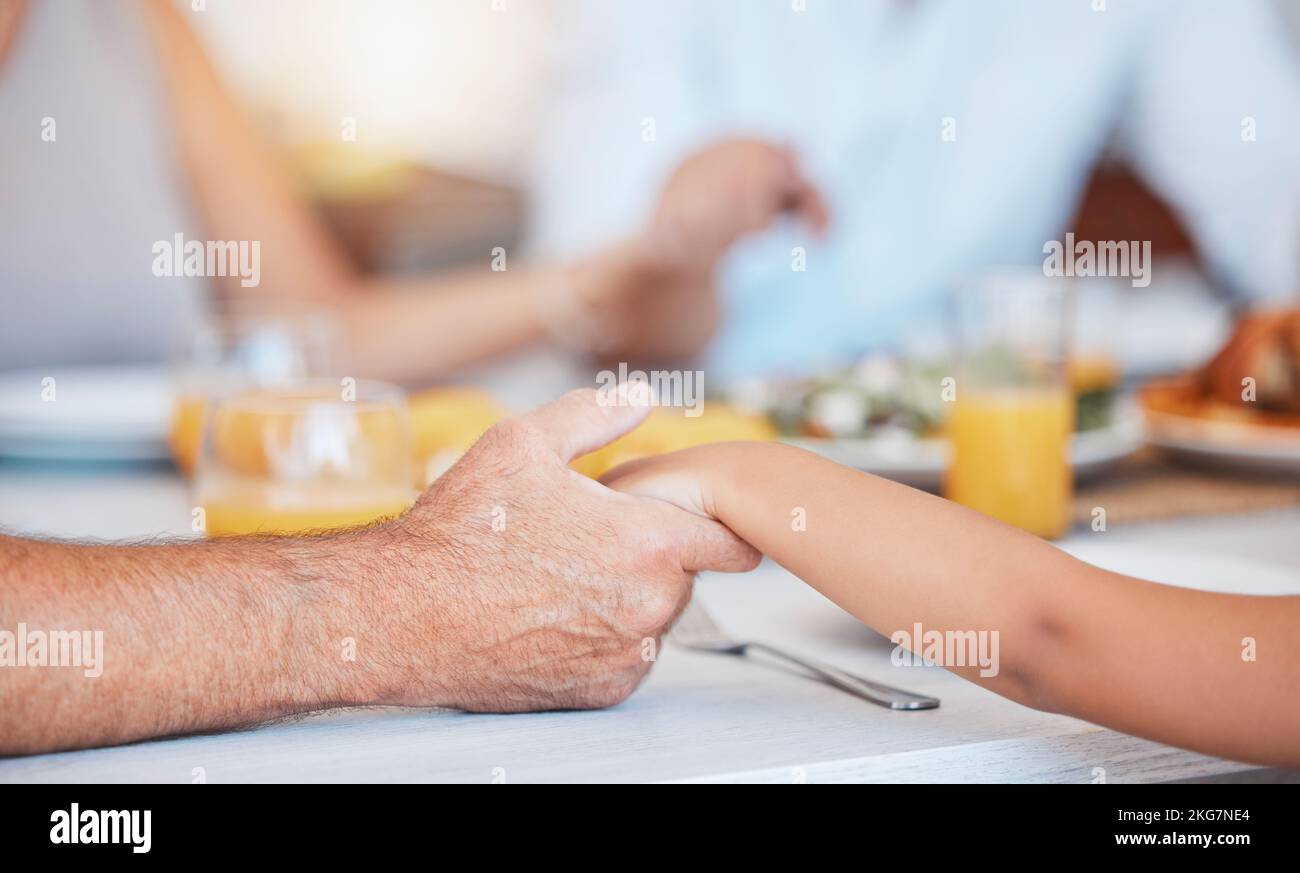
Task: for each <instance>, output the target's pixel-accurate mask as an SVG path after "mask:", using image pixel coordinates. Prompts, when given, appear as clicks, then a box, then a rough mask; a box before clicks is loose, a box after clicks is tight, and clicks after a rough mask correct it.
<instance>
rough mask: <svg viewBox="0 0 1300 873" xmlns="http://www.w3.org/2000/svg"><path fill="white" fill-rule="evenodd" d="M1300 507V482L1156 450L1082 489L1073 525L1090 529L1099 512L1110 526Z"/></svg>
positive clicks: (1141, 454)
mask: <svg viewBox="0 0 1300 873" xmlns="http://www.w3.org/2000/svg"><path fill="white" fill-rule="evenodd" d="M1290 506H1300V476H1290V477H1287V476H1268V475H1252V474H1244V473H1241V472H1237V471H1225V470H1214V469H1209V468H1201V467H1195V466H1190V465H1188V464H1187V463H1186V462H1184V461H1181V460H1178V459H1175V458H1172V457H1170V456H1167V455H1165V454H1163V453H1161V452H1160V451H1159V450H1157V449H1153V448H1147V449H1143V450H1142V451H1140V452H1138V453H1137V454H1135V455H1133V456H1132V457H1130V458H1126V459H1125V460H1124V461H1122V462H1121V463H1120V464H1118V465H1117V466H1116V467H1115V468H1114V469H1113V470H1111V471H1108V472H1107V473H1105V474H1103V475H1101V476H1098V477H1097V478H1095V479H1091V480H1085V481H1083V482H1080V483H1079V484H1078V487H1077V488H1076V490H1075V497H1074V509H1073V513H1074V521H1075V523H1076V524H1079V525H1089V524H1091V523H1092V521H1093V519H1094V517H1096V513H1095V510H1096V509H1097V508H1098V507H1100V508H1102V509H1105V510H1106V516H1105V517H1106V523H1107V524H1108V525H1110V524H1117V523H1124V522H1133V521H1155V520H1157V519H1164V518H1182V517H1186V516H1194V515H1227V514H1233V513H1244V512H1257V511H1262V510H1268V509H1282V508H1285V507H1290Z"/></svg>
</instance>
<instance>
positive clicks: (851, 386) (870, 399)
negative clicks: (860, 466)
mask: <svg viewBox="0 0 1300 873" xmlns="http://www.w3.org/2000/svg"><path fill="white" fill-rule="evenodd" d="M949 375H951V367H950V366H949V365H948V364H946V363H944V362H941V361H934V360H929V361H926V360H907V359H904V358H900V357H897V356H895V355H891V354H886V353H877V354H874V355H871V356H869V357H867V358H864V359H863V360H862V361H860V362H858V363H857V364H856V365H854V366H853V367H850V368H847V369H843V370H837V371H832V372H829V373H823V374H818V375H815V376H812V377H808V378H805V379H782V380H770V381H766V382H763V381H751V382H743V383H738V384H737V385H734V386H732V390H731V391H729V392H728V397H729V398H730V399H732V400H734V401H735V402H737V403H738V404H740V405H742V406H745V407H747V408H752V409H756V410H760V411H763V412H766V413H767V414H768V415H769V416H770V417H771V419H772V421H773V422H774V423H775V425H776V427H777V428H778V429H779V430H780V432H781V434H782V435H783V436H789V437H812V438H816V439H889V440H893V441H897V440H898V439H900V438H911V439H916V438H922V439H924V438H929V437H938V436H941V435H942V433H943V430H944V428H945V425H946V420H947V417H948V415H949V412H950V407H951V404H949V403H946V402H944V399H943V391H942V387H943V380H944V378H946V377H947V376H949ZM1120 375H1121V374H1120V372H1119V367H1118V366H1117V365H1116V364H1115V362H1114V360H1113V359H1111V358H1109V357H1106V356H1103V355H1092V356H1087V357H1079V358H1077V359H1074V360H1072V361H1071V363H1070V366H1069V381H1070V387H1071V388H1072V389H1073V391H1074V396H1075V404H1076V409H1075V411H1074V422H1075V429H1076V430H1079V431H1086V430H1097V429H1100V428H1104V427H1107V426H1109V425H1110V424H1111V423H1112V418H1113V412H1114V409H1113V407H1114V400H1115V396H1116V394H1117V392H1118V388H1119V385H1120Z"/></svg>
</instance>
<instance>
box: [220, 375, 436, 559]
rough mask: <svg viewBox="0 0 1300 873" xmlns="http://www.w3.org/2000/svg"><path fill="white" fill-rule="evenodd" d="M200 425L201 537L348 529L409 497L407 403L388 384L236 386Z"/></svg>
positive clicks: (403, 505)
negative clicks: (291, 386) (242, 387)
mask: <svg viewBox="0 0 1300 873" xmlns="http://www.w3.org/2000/svg"><path fill="white" fill-rule="evenodd" d="M204 419H205V421H204V437H203V450H202V453H201V456H200V459H199V468H198V475H197V478H196V482H195V489H196V494H197V504H198V506H199V507H201V508H202V511H203V524H204V529H205V530H206V532H207V534H208V536H213V537H217V536H231V535H239V534H274V535H288V534H309V533H313V532H319V531H328V530H335V529H339V528H346V527H354V526H358V525H364V524H369V523H372V522H375V521H379V520H383V519H387V518H392V517H395V516H398V515H401V514H402V513H403V512H405V511H406V510H407V509H408V508H409V507H410V505H411V504H412V502H414V500H415V497H416V490H415V488H414V487H413V483H414V481H415V480H414V478H413V472H412V469H411V433H410V420H409V413H408V410H407V404H406V398H405V395H404V394H403V393H402V392H401V390H399V389H398V388H395V387H393V386H391V385H384V384H382V383H378V382H355V381H354V380H351V379H343V380H339V381H321V382H307V383H303V384H301V385H299V386H297V387H295V388H245V389H239V390H235V391H233V392H231V393H229V394H227V395H225V396H221V397H217V398H213V399H212V400H211V401H210V402H209V404H208V407H207V411H206V413H205V415H204Z"/></svg>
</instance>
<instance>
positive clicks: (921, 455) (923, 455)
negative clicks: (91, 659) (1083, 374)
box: [786, 413, 1143, 489]
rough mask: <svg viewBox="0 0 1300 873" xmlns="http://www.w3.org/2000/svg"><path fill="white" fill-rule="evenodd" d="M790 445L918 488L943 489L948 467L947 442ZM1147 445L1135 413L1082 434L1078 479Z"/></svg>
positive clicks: (799, 441) (804, 441)
mask: <svg viewBox="0 0 1300 873" xmlns="http://www.w3.org/2000/svg"><path fill="white" fill-rule="evenodd" d="M786 442H788V443H791V444H792V445H796V446H799V447H801V448H805V449H808V450H809V451H813V452H816V453H818V454H819V455H822V456H823V457H826V458H829V459H830V460H832V461H835V462H836V463H839V464H844V465H845V466H846V467H853V468H855V469H858V470H862V471H864V472H867V473H874V474H875V475H877V476H883V477H885V478H886V479H893V480H894V481H896V482H903V483H904V484H907V485H912V486H914V487H916V488H927V489H936V488H938V487H939V486H940V485H941V484H942V481H943V471H944V468H945V467H946V466H947V463H948V444H947V443H946V442H945V441H944V440H941V439H911V438H907V437H899V438H893V437H887V438H884V439H870V438H858V439H838V440H829V439H808V438H790V439H787V440H786ZM1142 443H1143V432H1142V420H1141V418H1140V417H1139V416H1137V415H1135V414H1130V413H1125V414H1122V415H1117V416H1116V418H1115V421H1114V422H1112V423H1111V424H1110V425H1109V426H1107V427H1103V428H1098V429H1096V430H1089V431H1084V432H1082V433H1077V434H1075V435H1074V445H1073V453H1072V454H1073V461H1074V472H1075V475H1076V476H1079V477H1083V478H1086V477H1088V476H1092V475H1095V474H1097V473H1100V472H1102V471H1103V470H1105V469H1106V468H1107V467H1110V466H1111V465H1113V464H1115V463H1116V462H1118V461H1121V460H1123V459H1124V458H1126V457H1128V456H1129V455H1131V454H1133V453H1134V452H1136V451H1137V450H1138V449H1140V448H1141V447H1142Z"/></svg>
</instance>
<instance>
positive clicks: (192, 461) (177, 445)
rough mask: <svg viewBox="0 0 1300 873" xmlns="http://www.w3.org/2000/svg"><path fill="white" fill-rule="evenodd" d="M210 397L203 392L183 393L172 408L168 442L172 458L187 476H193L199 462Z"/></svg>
mask: <svg viewBox="0 0 1300 873" xmlns="http://www.w3.org/2000/svg"><path fill="white" fill-rule="evenodd" d="M207 402H208V399H207V398H206V397H204V396H203V395H202V394H194V393H190V394H182V395H180V396H179V397H177V398H176V405H175V407H174V408H173V409H172V420H171V429H170V431H169V432H168V434H167V444H168V447H169V448H170V449H171V453H172V459H173V460H175V461H176V466H178V467H180V468H181V472H182V473H184V474H185V475H186V476H193V475H194V470H195V468H196V467H197V466H198V463H199V448H200V446H201V445H202V443H203V412H204V409H205V407H206V406H207Z"/></svg>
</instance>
